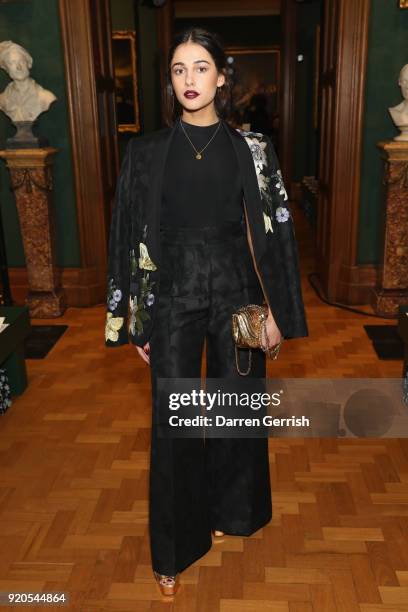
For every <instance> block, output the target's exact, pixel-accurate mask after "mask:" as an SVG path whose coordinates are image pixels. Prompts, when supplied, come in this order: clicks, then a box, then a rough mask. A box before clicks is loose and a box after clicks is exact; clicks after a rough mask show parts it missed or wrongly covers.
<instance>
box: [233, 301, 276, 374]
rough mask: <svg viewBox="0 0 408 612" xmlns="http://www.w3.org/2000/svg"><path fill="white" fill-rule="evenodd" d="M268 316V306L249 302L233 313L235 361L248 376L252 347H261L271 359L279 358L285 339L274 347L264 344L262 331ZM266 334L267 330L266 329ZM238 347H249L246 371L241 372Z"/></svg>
mask: <svg viewBox="0 0 408 612" xmlns="http://www.w3.org/2000/svg"><path fill="white" fill-rule="evenodd" d="M267 317H268V306H267V305H266V304H262V305H261V306H259V305H258V304H247V305H246V306H241V307H240V308H238V310H237V312H234V313H233V315H232V336H233V338H234V342H235V363H236V366H237V370H238V372H239V373H240V374H241V375H243V376H246V375H247V374H249V372H250V370H251V358H252V353H251V349H253V348H260V349H262V350H263V351H264V352H265V353H266V354H267V355H268V357H270V358H271V359H277V357H278V354H279V349H280V347H281V344H282V342H283V339H282V340H281V341H280V342H279V343H278V344H275V346H274V347H273V348H272V349H265V348H264V346H263V344H262V331H263V328H264V326H265V325H266V319H267ZM265 336H266V330H265ZM238 348H249V363H248V369H247V371H246V372H241V370H240V369H239V364H238Z"/></svg>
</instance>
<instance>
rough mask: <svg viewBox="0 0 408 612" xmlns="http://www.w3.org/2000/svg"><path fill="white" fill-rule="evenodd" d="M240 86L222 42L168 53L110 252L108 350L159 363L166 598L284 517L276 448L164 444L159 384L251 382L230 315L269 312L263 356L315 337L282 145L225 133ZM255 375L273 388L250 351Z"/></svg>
mask: <svg viewBox="0 0 408 612" xmlns="http://www.w3.org/2000/svg"><path fill="white" fill-rule="evenodd" d="M229 91H230V83H229V77H228V72H227V62H226V57H225V53H224V51H223V49H222V46H221V45H220V43H219V41H218V39H217V37H216V36H215V35H213V34H212V33H209V32H206V31H204V30H202V29H198V28H191V29H189V30H187V31H184V32H183V33H182V34H179V35H178V36H176V39H175V41H174V44H173V46H172V48H171V49H170V52H169V60H168V86H167V105H168V113H169V121H168V123H169V125H170V127H167V128H164V129H163V130H159V131H157V132H154V133H153V134H149V135H146V136H143V137H136V138H133V139H131V140H130V142H129V145H128V148H127V151H126V155H125V158H124V161H123V164H122V168H121V173H120V177H119V181H118V187H117V193H116V206H115V208H114V212H113V218H112V227H111V234H110V245H109V269H108V309H107V310H108V312H107V320H106V332H105V338H106V345H107V346H120V345H121V344H125V343H127V342H129V340H130V342H132V343H133V344H135V345H136V346H137V350H138V352H139V354H140V355H141V357H142V358H143V359H144V360H145V361H146V363H148V364H150V371H151V382H152V437H151V457H150V490H149V528H150V544H151V554H152V565H153V570H154V573H155V576H156V579H157V581H158V583H159V586H160V589H161V591H162V593H165V594H170V595H171V594H174V593H175V592H176V589H177V586H178V583H179V580H178V578H179V574H180V572H181V571H183V570H184V569H185V568H186V567H188V566H189V565H191V564H192V563H193V562H194V561H196V560H197V559H198V558H199V557H201V556H202V555H204V554H205V553H206V552H207V551H208V550H209V549H210V547H211V544H212V537H211V534H212V533H213V534H214V535H215V536H216V535H221V536H223V535H224V534H230V535H241V536H242V535H245V536H249V535H251V534H252V533H254V532H255V531H257V530H258V529H260V528H261V527H262V526H263V525H265V524H266V523H267V522H269V520H270V519H271V516H272V504H271V490H270V478H269V462H268V441H267V439H266V438H262V439H260V438H253V439H248V438H241V439H240V438H234V439H231V438H229V439H219V438H207V439H206V440H205V441H203V439H200V438H195V439H191V438H190V439H187V438H176V439H171V438H168V437H167V438H166V437H160V436H159V435H158V428H157V422H156V421H157V415H158V414H159V410H160V408H163V405H160V401H161V400H160V393H159V391H158V381H159V379H160V378H184V377H185V378H200V375H201V356H202V350H203V347H204V343H205V346H206V368H207V370H206V374H207V376H209V377H214V378H219V377H226V378H231V377H235V378H239V377H240V374H239V372H238V369H237V368H238V367H239V369H240V371H243V370H244V369H245V368H246V365H247V364H246V359H247V358H248V352H247V351H246V350H245V349H239V350H238V355H237V357H238V359H237V362H236V361H235V353H234V348H235V346H234V342H233V338H232V333H231V317H232V313H233V312H234V311H235V310H236V309H237V308H238V307H239V306H242V305H244V304H248V303H258V304H261V303H262V302H263V301H264V299H265V301H266V303H267V304H268V306H269V311H268V319H267V321H266V336H267V337H266V338H265V337H264V338H263V342H264V346H265V348H266V347H268V348H272V347H273V346H275V345H276V344H277V343H278V342H279V341H280V340H281V339H282V338H283V337H284V338H294V337H301V336H306V335H308V331H307V324H306V319H305V313H304V307H303V300H302V293H301V287H300V277H299V270H298V255H297V246H296V242H295V236H294V230H293V222H292V218H291V215H290V210H289V208H288V205H287V195H286V191H285V188H284V186H283V182H282V176H281V173H280V170H279V165H278V162H277V159H276V155H275V152H274V150H273V147H272V145H271V143H270V141H269V139H268V138H267V137H264V136H263V135H262V134H254V133H246V132H240V131H239V130H236V129H234V128H233V127H231V126H230V125H229V124H228V122H227V121H226V113H227V110H228V100H229ZM250 376H253V377H259V378H262V377H265V353H264V352H263V351H262V350H260V349H257V350H254V351H252V363H251V369H250Z"/></svg>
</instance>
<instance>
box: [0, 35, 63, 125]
mask: <svg viewBox="0 0 408 612" xmlns="http://www.w3.org/2000/svg"><path fill="white" fill-rule="evenodd" d="M32 65H33V58H32V57H31V55H30V54H29V53H28V51H26V50H25V49H24V48H23V47H21V46H20V45H18V44H17V43H13V42H12V41H11V40H5V41H3V42H0V68H3V70H5V71H6V72H7V73H8V75H9V76H10V78H11V79H12V82H11V83H9V84H8V85H7V87H6V88H5V90H4V91H3V92H2V93H0V110H2V111H3V112H4V113H5V114H6V115H7V116H8V117H10V119H11V120H12V122H13V123H16V122H19V121H35V119H36V118H37V117H38V115H40V114H41V113H42V112H44V111H46V110H48V108H49V106H50V104H51V103H52V102H54V100H56V99H57V98H56V96H55V95H54V94H53V93H52V92H51V91H48V90H47V89H44V88H43V87H41V85H38V83H36V82H35V81H34V79H32V78H31V77H30V68H31V66H32Z"/></svg>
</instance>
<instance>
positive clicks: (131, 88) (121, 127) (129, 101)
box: [112, 30, 140, 132]
mask: <svg viewBox="0 0 408 612" xmlns="http://www.w3.org/2000/svg"><path fill="white" fill-rule="evenodd" d="M112 56H113V69H114V77H115V97H116V116H117V129H118V131H119V132H140V111H139V98H138V85H137V81H138V79H137V61H136V59H137V58H136V34H135V32H134V31H133V30H114V31H113V32H112Z"/></svg>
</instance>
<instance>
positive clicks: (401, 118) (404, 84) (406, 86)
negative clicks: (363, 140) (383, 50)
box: [388, 64, 408, 141]
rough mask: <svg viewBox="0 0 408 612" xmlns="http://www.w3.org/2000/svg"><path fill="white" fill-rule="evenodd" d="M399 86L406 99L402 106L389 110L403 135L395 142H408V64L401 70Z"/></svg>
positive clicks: (397, 137) (396, 138)
mask: <svg viewBox="0 0 408 612" xmlns="http://www.w3.org/2000/svg"><path fill="white" fill-rule="evenodd" d="M398 85H399V86H400V88H401V93H402V97H403V98H404V99H403V101H402V102H401V103H400V104H397V106H392V107H391V108H389V109H388V110H389V113H390V115H391V117H392V120H393V121H394V123H395V125H396V126H397V128H399V129H400V130H401V134H399V135H398V136H396V137H395V138H394V140H405V141H408V64H405V66H403V67H402V68H401V72H400V74H399V79H398Z"/></svg>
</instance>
